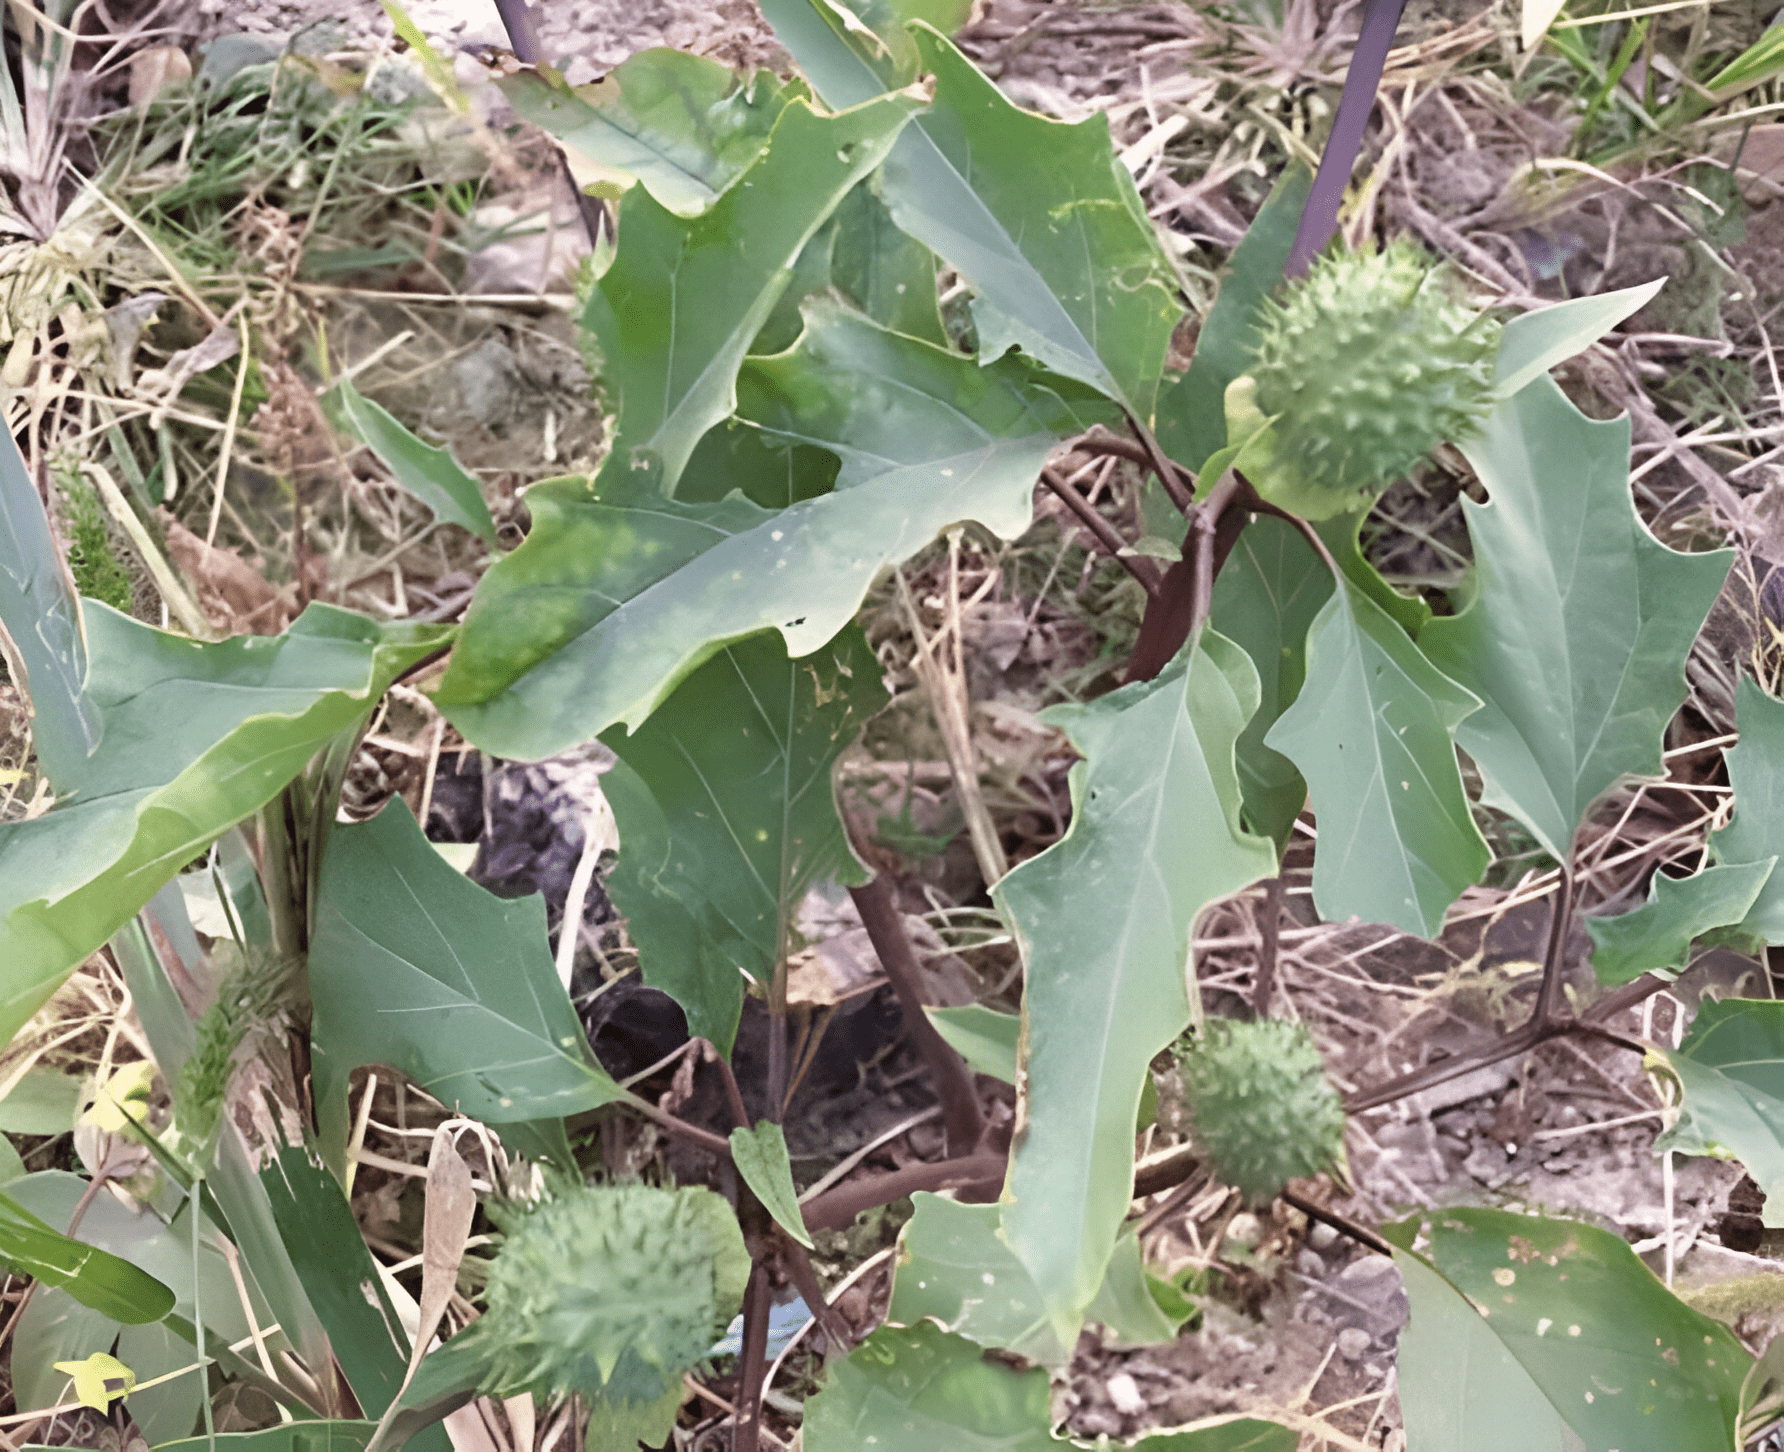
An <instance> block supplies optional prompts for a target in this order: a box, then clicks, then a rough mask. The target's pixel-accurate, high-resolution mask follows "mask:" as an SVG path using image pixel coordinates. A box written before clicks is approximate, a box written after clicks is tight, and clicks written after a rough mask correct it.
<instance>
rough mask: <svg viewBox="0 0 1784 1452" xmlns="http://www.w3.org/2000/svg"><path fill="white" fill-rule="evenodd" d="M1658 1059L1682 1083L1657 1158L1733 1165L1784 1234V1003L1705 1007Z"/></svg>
mask: <svg viewBox="0 0 1784 1452" xmlns="http://www.w3.org/2000/svg"><path fill="white" fill-rule="evenodd" d="M1658 1053H1659V1057H1660V1058H1661V1059H1662V1060H1663V1061H1664V1063H1665V1065H1666V1067H1667V1069H1669V1070H1670V1071H1671V1072H1672V1075H1673V1077H1674V1078H1675V1079H1677V1080H1678V1081H1679V1088H1680V1091H1681V1099H1680V1104H1679V1117H1678V1120H1677V1121H1676V1122H1675V1123H1674V1124H1673V1126H1672V1128H1671V1129H1669V1130H1667V1131H1666V1133H1665V1134H1664V1135H1662V1136H1661V1137H1660V1139H1658V1140H1656V1141H1655V1144H1654V1148H1655V1149H1656V1150H1665V1149H1671V1150H1677V1151H1679V1152H1680V1153H1681V1154H1688V1155H1720V1156H1724V1157H1733V1158H1734V1159H1738V1160H1739V1161H1740V1162H1741V1163H1742V1164H1743V1165H1745V1166H1746V1167H1747V1173H1748V1174H1749V1175H1751V1176H1752V1177H1753V1182H1754V1183H1755V1184H1756V1185H1758V1186H1759V1188H1760V1190H1761V1191H1762V1192H1763V1193H1764V1194H1765V1197H1766V1201H1765V1212H1764V1219H1765V1223H1766V1224H1767V1225H1769V1226H1772V1227H1774V1228H1777V1227H1780V1226H1784V1137H1781V1136H1780V1134H1779V1126H1780V1125H1784V1003H1779V1002H1775V1001H1773V1000H1771V999H1746V998H1725V999H1721V1000H1719V1001H1718V1000H1715V999H1705V1000H1704V1002H1703V1003H1702V1004H1701V1005H1700V1006H1699V1008H1698V1010H1697V1017H1696V1018H1695V1019H1693V1020H1692V1023H1691V1031H1690V1032H1689V1033H1687V1034H1686V1035H1685V1038H1684V1041H1683V1042H1682V1043H1681V1044H1680V1045H1679V1046H1678V1048H1676V1049H1661V1050H1659V1051H1658Z"/></svg>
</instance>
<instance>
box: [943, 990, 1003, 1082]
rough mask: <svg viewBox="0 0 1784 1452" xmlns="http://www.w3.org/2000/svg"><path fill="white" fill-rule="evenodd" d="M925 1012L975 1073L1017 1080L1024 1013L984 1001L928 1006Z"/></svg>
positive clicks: (950, 1045) (994, 1077)
mask: <svg viewBox="0 0 1784 1452" xmlns="http://www.w3.org/2000/svg"><path fill="white" fill-rule="evenodd" d="M923 1012H924V1013H925V1014H926V1015H927V1016H928V1018H929V1021H930V1022H931V1023H932V1024H934V1025H935V1030H936V1032H937V1033H939V1034H940V1035H941V1036H942V1037H943V1038H944V1039H946V1040H947V1041H948V1045H949V1047H950V1048H952V1049H953V1050H954V1052H955V1053H957V1054H959V1055H960V1057H961V1058H963V1059H965V1060H966V1062H967V1064H968V1066H969V1067H970V1068H971V1069H972V1071H973V1072H974V1073H975V1074H989V1075H990V1076H991V1077H992V1078H993V1079H1002V1080H1003V1081H1004V1083H1006V1084H1014V1083H1015V1082H1016V1046H1017V1043H1018V1042H1019V1041H1020V1039H1021V1037H1022V1015H1021V1014H1019V1013H1003V1012H1000V1011H999V1010H997V1009H995V1008H987V1007H985V1005H984V1004H982V1003H969V1004H966V1005H965V1006H963V1007H960V1008H926V1009H924V1010H923Z"/></svg>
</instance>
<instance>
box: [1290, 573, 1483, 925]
mask: <svg viewBox="0 0 1784 1452" xmlns="http://www.w3.org/2000/svg"><path fill="white" fill-rule="evenodd" d="M1477 705H1478V702H1477V701H1476V700H1475V698H1474V697H1473V696H1472V695H1471V694H1470V693H1469V692H1468V691H1466V690H1464V689H1462V688H1461V687H1460V686H1458V685H1457V684H1456V683H1455V682H1454V681H1452V680H1450V679H1449V678H1448V677H1446V676H1445V675H1443V673H1442V672H1440V671H1438V670H1437V669H1436V668H1435V667H1433V666H1432V665H1431V663H1430V662H1429V661H1428V660H1426V659H1425V658H1424V656H1422V655H1420V654H1419V650H1418V647H1417V646H1415V645H1414V644H1413V643H1412V641H1411V640H1409V639H1408V638H1407V635H1406V632H1405V631H1403V630H1402V629H1401V628H1400V627H1399V626H1398V625H1396V624H1395V623H1394V622H1393V621H1392V620H1390V619H1389V618H1388V616H1387V615H1386V613H1385V612H1383V611H1382V610H1381V608H1380V607H1379V606H1377V605H1376V604H1375V602H1374V601H1373V600H1371V599H1370V598H1369V597H1368V596H1366V595H1365V594H1363V593H1362V592H1361V591H1360V590H1358V589H1356V588H1355V587H1354V586H1352V585H1351V584H1350V583H1349V581H1348V580H1347V581H1346V584H1345V588H1344V589H1343V590H1342V591H1340V592H1338V593H1335V594H1334V595H1333V596H1332V597H1331V598H1330V599H1328V600H1327V602H1326V604H1325V605H1324V607H1323V608H1322V609H1321V610H1320V613H1319V617H1318V618H1317V619H1316V620H1315V621H1314V623H1313V628H1312V631H1311V633H1310V634H1309V636H1308V642H1307V680H1306V684H1304V685H1303V686H1302V687H1301V692H1300V695H1299V696H1298V697H1297V698H1296V700H1295V703H1294V705H1292V706H1291V707H1290V708H1289V709H1288V710H1287V711H1285V712H1284V713H1283V714H1282V717H1281V718H1280V719H1279V720H1278V721H1277V723H1276V724H1275V726H1273V727H1272V728H1271V729H1270V731H1269V733H1268V734H1267V735H1266V736H1265V738H1264V743H1265V745H1267V746H1268V747H1270V748H1271V749H1273V750H1275V751H1279V752H1281V753H1282V754H1283V755H1284V756H1286V757H1287V758H1288V759H1289V760H1290V761H1292V762H1294V764H1295V765H1296V766H1297V767H1298V768H1299V769H1300V772H1301V775H1302V776H1304V777H1305V778H1306V779H1307V785H1308V788H1309V790H1310V791H1311V793H1312V797H1313V810H1314V815H1315V817H1316V818H1317V820H1318V823H1319V842H1318V845H1317V847H1316V849H1315V853H1314V859H1313V900H1314V904H1315V905H1316V906H1317V907H1318V908H1319V911H1320V913H1321V914H1322V915H1323V916H1325V917H1327V918H1332V919H1334V920H1336V921H1339V922H1342V921H1343V920H1344V919H1346V918H1349V917H1352V916H1355V917H1359V918H1361V919H1363V920H1364V921H1365V922H1383V923H1392V924H1394V925H1395V926H1396V927H1399V928H1403V929H1404V930H1405V931H1407V932H1409V933H1414V934H1417V935H1419V936H1421V937H1431V936H1434V935H1435V934H1436V932H1437V930H1438V928H1439V927H1440V926H1441V925H1442V922H1443V914H1444V910H1445V909H1446V908H1448V907H1449V905H1450V904H1451V903H1452V902H1454V901H1455V900H1456V898H1457V897H1458V896H1459V895H1460V894H1461V892H1462V889H1463V888H1465V887H1467V886H1469V884H1471V883H1473V882H1474V881H1476V880H1477V879H1478V878H1479V877H1480V875H1481V873H1482V872H1483V871H1485V870H1486V866H1487V862H1488V861H1489V853H1488V851H1487V844H1486V842H1485V841H1484V840H1482V838H1481V835H1480V829H1479V828H1478V827H1476V826H1475V824H1474V817H1473V815H1472V813H1470V811H1469V809H1468V799H1467V797H1466V796H1465V795H1464V793H1463V791H1462V776H1461V772H1460V770H1459V769H1458V767H1457V765H1456V750H1455V747H1454V746H1452V745H1451V744H1450V733H1451V732H1452V731H1454V730H1455V727H1456V723H1457V722H1458V721H1460V720H1462V719H1463V718H1464V717H1466V716H1467V715H1468V713H1469V712H1470V711H1473V710H1474V709H1476V707H1477Z"/></svg>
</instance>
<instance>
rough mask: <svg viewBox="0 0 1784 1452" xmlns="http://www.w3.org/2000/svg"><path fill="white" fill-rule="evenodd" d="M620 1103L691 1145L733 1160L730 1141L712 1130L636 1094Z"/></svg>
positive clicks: (624, 1097)
mask: <svg viewBox="0 0 1784 1452" xmlns="http://www.w3.org/2000/svg"><path fill="white" fill-rule="evenodd" d="M619 1102H620V1103H621V1104H624V1105H626V1106H627V1107H629V1108H631V1109H635V1110H637V1111H638V1112H639V1113H640V1114H642V1115H643V1116H644V1117H645V1118H646V1119H648V1120H649V1121H650V1122H651V1123H652V1124H656V1125H660V1126H661V1127H662V1128H664V1129H666V1130H668V1131H669V1133H670V1134H673V1135H677V1136H679V1137H680V1138H682V1139H685V1140H687V1141H688V1143H690V1144H697V1145H699V1146H700V1148H702V1149H707V1150H711V1151H712V1152H713V1153H714V1154H715V1155H718V1156H720V1157H721V1158H722V1159H727V1160H728V1159H730V1158H731V1142H730V1140H728V1139H725V1138H723V1137H722V1136H720V1135H716V1134H714V1133H713V1132H712V1131H711V1130H710V1129H702V1128H700V1126H699V1125H697V1124H689V1123H688V1122H687V1120H685V1119H679V1118H677V1117H676V1116H675V1115H673V1114H671V1113H669V1111H668V1110H666V1109H658V1108H657V1106H656V1105H654V1104H652V1103H651V1102H650V1100H648V1099H643V1098H640V1097H639V1096H638V1095H636V1094H626V1095H623V1096H621V1098H620V1100H619Z"/></svg>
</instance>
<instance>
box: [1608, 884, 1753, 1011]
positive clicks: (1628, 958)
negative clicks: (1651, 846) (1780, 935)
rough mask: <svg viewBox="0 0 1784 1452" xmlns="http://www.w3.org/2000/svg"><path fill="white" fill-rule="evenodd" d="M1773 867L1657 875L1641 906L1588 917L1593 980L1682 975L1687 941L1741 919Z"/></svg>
mask: <svg viewBox="0 0 1784 1452" xmlns="http://www.w3.org/2000/svg"><path fill="white" fill-rule="evenodd" d="M1776 862H1777V859H1776V858H1775V857H1771V858H1767V859H1766V860H1765V861H1763V862H1750V863H1742V864H1740V865H1739V866H1722V867H1706V868H1704V869H1703V871H1701V872H1697V873H1693V874H1692V875H1691V876H1690V877H1668V876H1667V875H1666V874H1665V873H1663V872H1656V873H1655V874H1654V878H1653V880H1652V881H1651V882H1650V883H1649V884H1648V900H1647V902H1646V903H1644V904H1643V905H1642V906H1641V907H1638V908H1636V909H1634V910H1633V911H1632V912H1626V913H1619V914H1617V916H1615V917H1590V918H1587V919H1586V931H1587V932H1588V933H1590V934H1591V935H1592V971H1593V972H1594V973H1596V974H1597V975H1598V981H1599V982H1600V983H1605V984H1615V983H1628V982H1630V981H1631V980H1632V979H1635V978H1639V977H1641V975H1642V974H1644V973H1666V974H1673V973H1679V972H1682V971H1683V970H1684V968H1685V964H1686V961H1687V959H1688V958H1689V956H1690V952H1691V941H1692V939H1694V938H1696V937H1699V936H1701V935H1702V934H1704V933H1707V932H1709V931H1710V930H1711V929H1712V928H1725V927H1728V926H1729V925H1730V924H1733V923H1739V922H1742V921H1744V920H1745V918H1746V916H1747V913H1748V912H1749V911H1750V910H1751V909H1752V907H1753V903H1754V901H1755V899H1757V898H1758V896H1759V894H1760V892H1761V891H1762V890H1763V889H1764V887H1765V884H1766V882H1767V880H1768V879H1769V878H1770V877H1771V875H1772V868H1773V866H1774V865H1775V864H1776Z"/></svg>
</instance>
